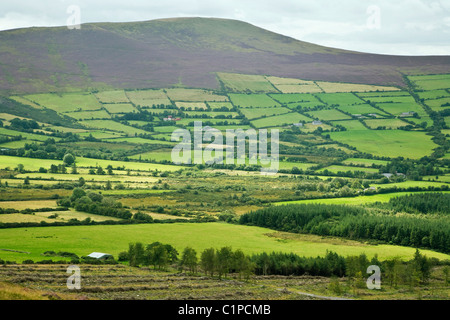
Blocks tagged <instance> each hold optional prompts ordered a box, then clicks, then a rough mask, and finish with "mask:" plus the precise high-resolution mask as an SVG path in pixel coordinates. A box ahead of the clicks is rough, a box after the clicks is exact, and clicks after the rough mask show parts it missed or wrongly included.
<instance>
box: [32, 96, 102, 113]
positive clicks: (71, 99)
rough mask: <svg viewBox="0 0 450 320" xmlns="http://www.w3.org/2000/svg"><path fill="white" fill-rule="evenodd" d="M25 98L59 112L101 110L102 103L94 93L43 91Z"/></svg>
mask: <svg viewBox="0 0 450 320" xmlns="http://www.w3.org/2000/svg"><path fill="white" fill-rule="evenodd" d="M24 98H26V99H28V100H30V101H32V102H34V103H36V104H38V105H40V106H42V107H45V108H49V109H53V110H55V111H57V112H60V113H64V112H74V111H81V110H83V111H92V110H100V109H101V108H102V105H101V104H100V103H99V102H98V100H97V98H96V97H95V96H94V95H93V94H92V93H64V94H60V95H58V94H55V93H43V94H34V95H28V96H25V97H24Z"/></svg>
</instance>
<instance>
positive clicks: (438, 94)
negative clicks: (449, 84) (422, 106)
mask: <svg viewBox="0 0 450 320" xmlns="http://www.w3.org/2000/svg"><path fill="white" fill-rule="evenodd" d="M417 95H418V96H419V98H421V99H424V100H434V99H441V98H447V97H450V93H449V92H448V91H447V90H444V89H440V90H431V91H421V92H417Z"/></svg>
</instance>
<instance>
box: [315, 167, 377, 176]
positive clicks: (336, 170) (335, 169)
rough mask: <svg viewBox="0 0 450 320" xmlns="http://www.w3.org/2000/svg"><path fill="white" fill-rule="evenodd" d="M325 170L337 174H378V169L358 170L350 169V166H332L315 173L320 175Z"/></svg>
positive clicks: (358, 168) (357, 168)
mask: <svg viewBox="0 0 450 320" xmlns="http://www.w3.org/2000/svg"><path fill="white" fill-rule="evenodd" d="M325 170H327V171H329V172H331V173H339V172H348V171H350V172H358V171H360V172H366V173H378V169H372V168H360V167H350V166H338V165H333V166H329V167H326V168H322V169H320V170H318V171H317V173H319V174H321V173H323V172H324V171H325Z"/></svg>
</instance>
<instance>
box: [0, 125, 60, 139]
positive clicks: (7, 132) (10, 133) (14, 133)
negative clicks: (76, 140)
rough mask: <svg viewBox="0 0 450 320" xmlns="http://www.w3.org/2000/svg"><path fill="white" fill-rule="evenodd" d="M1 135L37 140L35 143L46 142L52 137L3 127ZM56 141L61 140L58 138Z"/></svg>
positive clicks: (0, 128) (0, 130)
mask: <svg viewBox="0 0 450 320" xmlns="http://www.w3.org/2000/svg"><path fill="white" fill-rule="evenodd" d="M0 135H4V136H10V137H15V136H22V138H24V139H28V140H35V141H45V140H47V139H48V138H50V136H46V135H42V134H34V133H28V132H21V131H16V130H10V129H6V128H2V127H0ZM55 140H61V139H60V138H56V139H55Z"/></svg>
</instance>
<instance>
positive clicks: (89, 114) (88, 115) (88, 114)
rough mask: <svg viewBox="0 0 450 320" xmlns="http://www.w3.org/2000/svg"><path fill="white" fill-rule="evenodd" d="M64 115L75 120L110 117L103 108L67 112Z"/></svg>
mask: <svg viewBox="0 0 450 320" xmlns="http://www.w3.org/2000/svg"><path fill="white" fill-rule="evenodd" d="M66 115H67V116H69V117H71V118H74V119H76V120H89V119H111V116H110V115H109V114H108V112H106V111H105V110H96V111H80V112H67V113H66Z"/></svg>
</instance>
